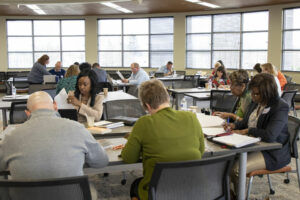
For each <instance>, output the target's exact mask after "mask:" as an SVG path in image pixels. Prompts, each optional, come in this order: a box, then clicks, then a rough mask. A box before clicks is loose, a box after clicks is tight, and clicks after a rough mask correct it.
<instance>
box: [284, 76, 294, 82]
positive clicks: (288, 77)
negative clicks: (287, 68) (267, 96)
mask: <svg viewBox="0 0 300 200" xmlns="http://www.w3.org/2000/svg"><path fill="white" fill-rule="evenodd" d="M284 77H285V79H286V81H287V83H291V82H292V79H293V77H291V76H288V75H285V74H284Z"/></svg>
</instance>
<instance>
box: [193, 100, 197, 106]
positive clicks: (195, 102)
mask: <svg viewBox="0 0 300 200" xmlns="http://www.w3.org/2000/svg"><path fill="white" fill-rule="evenodd" d="M193 106H197V100H196V99H195V98H193Z"/></svg>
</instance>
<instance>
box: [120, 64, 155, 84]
mask: <svg viewBox="0 0 300 200" xmlns="http://www.w3.org/2000/svg"><path fill="white" fill-rule="evenodd" d="M130 68H131V71H132V73H131V76H130V77H129V79H123V80H122V82H123V83H131V84H133V85H137V86H139V85H141V84H142V83H143V82H145V81H148V80H150V78H149V76H148V74H147V72H145V70H144V69H142V68H140V65H139V64H138V63H132V64H131V65H130Z"/></svg>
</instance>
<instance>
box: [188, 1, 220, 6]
mask: <svg viewBox="0 0 300 200" xmlns="http://www.w3.org/2000/svg"><path fill="white" fill-rule="evenodd" d="M185 1H187V2H191V3H195V4H199V5H202V6H206V7H210V8H220V6H218V5H216V4H212V3H208V2H204V1H200V0H185Z"/></svg>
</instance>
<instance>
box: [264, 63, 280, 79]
mask: <svg viewBox="0 0 300 200" xmlns="http://www.w3.org/2000/svg"><path fill="white" fill-rule="evenodd" d="M261 69H262V72H263V73H268V74H271V75H273V76H277V74H278V72H277V70H276V68H275V66H274V65H272V64H271V63H265V64H262V65H261Z"/></svg>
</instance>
